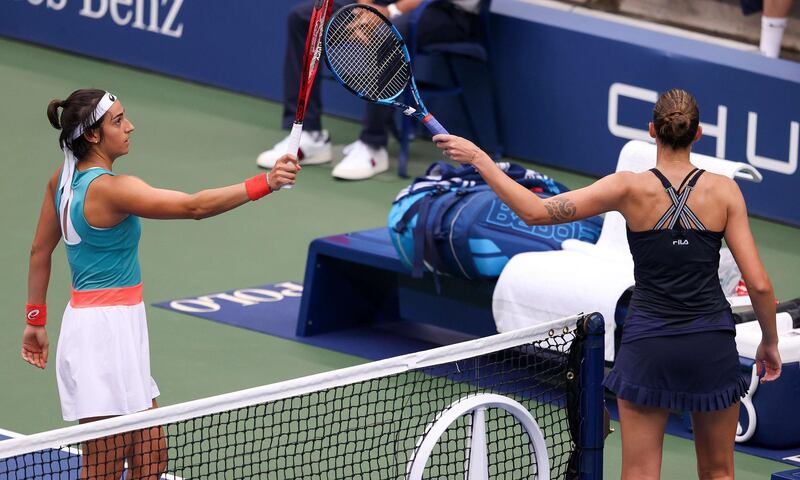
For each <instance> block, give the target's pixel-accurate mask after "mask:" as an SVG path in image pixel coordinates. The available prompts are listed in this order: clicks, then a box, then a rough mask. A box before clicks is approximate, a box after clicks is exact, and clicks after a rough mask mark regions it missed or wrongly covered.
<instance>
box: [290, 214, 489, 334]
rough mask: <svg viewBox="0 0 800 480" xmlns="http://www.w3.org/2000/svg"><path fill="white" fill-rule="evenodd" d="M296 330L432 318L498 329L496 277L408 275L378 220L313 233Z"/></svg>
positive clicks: (464, 329)
mask: <svg viewBox="0 0 800 480" xmlns="http://www.w3.org/2000/svg"><path fill="white" fill-rule="evenodd" d="M303 283H304V290H303V297H302V301H301V304H300V314H299V317H298V321H297V335H298V336H311V335H317V334H321V333H328V332H332V331H337V330H344V329H349V328H357V327H365V326H376V325H386V326H387V327H390V326H393V327H397V326H398V325H399V326H400V327H401V328H402V329H403V330H408V331H410V330H412V329H415V328H416V327H425V326H433V327H438V328H437V329H433V330H429V332H433V331H436V330H441V329H445V331H449V332H456V333H458V334H461V335H466V336H469V337H479V336H486V335H492V334H495V333H497V330H496V328H495V324H494V319H493V317H492V292H493V291H494V285H495V282H494V281H467V280H465V279H460V278H454V277H444V276H440V277H439V279H438V288H437V282H436V281H434V278H433V276H432V275H431V274H428V273H426V274H425V276H424V277H423V278H412V277H411V273H410V272H409V271H408V270H406V268H405V267H404V266H403V264H402V263H400V259H399V257H398V256H397V252H396V251H395V249H394V247H393V246H392V242H391V239H390V238H389V230H388V229H387V228H386V227H384V228H376V229H373V230H364V231H360V232H354V233H347V234H342V235H333V236H330V237H324V238H318V239H316V240H314V241H312V242H311V244H310V245H309V248H308V259H307V262H306V273H305V279H304V282H303Z"/></svg>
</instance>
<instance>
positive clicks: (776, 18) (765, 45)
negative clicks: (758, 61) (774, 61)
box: [759, 0, 794, 58]
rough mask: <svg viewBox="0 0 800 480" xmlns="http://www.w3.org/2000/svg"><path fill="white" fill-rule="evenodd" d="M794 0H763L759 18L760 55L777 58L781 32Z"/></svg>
mask: <svg viewBox="0 0 800 480" xmlns="http://www.w3.org/2000/svg"><path fill="white" fill-rule="evenodd" d="M793 1H794V0H764V11H763V15H762V16H761V42H760V44H759V49H760V50H761V53H763V54H764V55H766V56H767V57H770V58H778V55H779V54H780V52H781V41H782V40H783V32H784V30H786V22H787V19H788V18H789V12H790V11H791V9H792V3H793Z"/></svg>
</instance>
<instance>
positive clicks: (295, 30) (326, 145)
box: [256, 0, 348, 168]
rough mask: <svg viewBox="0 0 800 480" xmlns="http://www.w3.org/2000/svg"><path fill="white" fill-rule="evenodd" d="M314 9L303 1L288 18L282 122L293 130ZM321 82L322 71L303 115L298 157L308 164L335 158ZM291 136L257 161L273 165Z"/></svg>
mask: <svg viewBox="0 0 800 480" xmlns="http://www.w3.org/2000/svg"><path fill="white" fill-rule="evenodd" d="M347 3H348V2H347V1H344V0H334V2H333V9H334V10H336V9H338V8H340V7H342V6H344V5H346V4H347ZM312 9H313V5H312V3H311V2H307V3H303V4H300V5H298V6H296V7H294V8H293V9H292V10H291V11H290V12H289V16H288V18H287V22H286V23H287V36H286V37H287V38H286V52H285V54H284V60H283V118H282V121H281V126H282V127H283V128H284V129H285V130H291V128H292V124H293V123H294V118H295V114H296V113H297V96H298V89H299V88H300V75H301V69H302V68H303V54H304V53H305V47H306V36H307V35H308V24H309V19H310V18H311V11H312ZM319 83H320V75H319V74H318V75H317V77H316V78H315V79H314V87H313V88H312V89H311V93H310V95H309V98H308V103H307V105H306V113H305V116H304V118H303V134H302V136H301V138H300V151H299V152H298V157H299V159H300V161H301V163H303V164H305V165H313V164H318V163H325V162H329V161H331V158H332V154H331V142H330V137H329V135H328V132H327V131H325V130H323V129H322V121H321V116H322V100H321V98H322V97H321V95H320V86H319ZM288 139H289V137H286V138H285V139H283V140H282V141H280V142H278V144H276V145H275V146H274V147H273V148H272V149H270V150H267V151H265V152H262V153H261V155H259V156H258V160H257V161H256V163H257V164H258V166H260V167H263V168H272V167H273V166H274V165H275V162H276V161H277V160H278V158H280V157H281V156H282V155H283V154H285V153H286V149H287V148H288Z"/></svg>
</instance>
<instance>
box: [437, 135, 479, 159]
mask: <svg viewBox="0 0 800 480" xmlns="http://www.w3.org/2000/svg"><path fill="white" fill-rule="evenodd" d="M433 142H434V143H435V144H436V146H437V147H439V148H440V149H442V151H443V152H444V154H445V156H447V157H448V158H449V159H451V160H454V161H456V162H458V163H467V164H470V165H475V164H476V163H477V162H480V161H482V160H485V159H489V156H488V155H486V153H484V151H483V150H481V149H480V148H478V147H477V146H476V145H475V144H474V143H472V142H470V141H469V140H467V139H466V138H462V137H458V136H456V135H445V134H439V135H434V137H433ZM489 160H491V159H489Z"/></svg>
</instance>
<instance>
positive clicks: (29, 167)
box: [0, 39, 800, 479]
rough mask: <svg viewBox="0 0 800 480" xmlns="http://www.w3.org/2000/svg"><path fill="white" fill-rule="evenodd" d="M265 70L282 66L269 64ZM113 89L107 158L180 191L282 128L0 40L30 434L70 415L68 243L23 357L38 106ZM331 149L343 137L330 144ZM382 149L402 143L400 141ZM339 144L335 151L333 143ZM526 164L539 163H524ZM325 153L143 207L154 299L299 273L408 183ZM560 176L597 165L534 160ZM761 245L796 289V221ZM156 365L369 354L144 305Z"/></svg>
mask: <svg viewBox="0 0 800 480" xmlns="http://www.w3.org/2000/svg"><path fill="white" fill-rule="evenodd" d="M265 81H278V80H276V79H265ZM84 87H97V88H103V89H107V90H109V91H112V92H114V93H116V94H117V95H118V96H119V98H120V99H121V101H122V103H123V105H124V106H125V109H126V112H127V114H128V116H129V117H130V119H131V120H132V121H133V123H134V124H135V125H136V133H135V134H134V136H133V138H132V147H131V153H130V154H129V155H128V156H126V157H123V158H121V159H120V160H119V161H118V164H117V165H115V171H119V172H122V173H131V174H134V175H137V176H139V177H141V178H143V179H144V180H145V181H147V182H148V183H150V184H152V185H154V186H159V187H166V188H172V189H178V190H183V191H197V190H201V189H203V188H207V187H214V186H221V185H228V184H233V183H237V182H241V181H242V180H244V179H245V178H247V177H249V176H252V175H254V174H255V173H257V172H258V169H257V168H256V167H255V157H256V155H257V154H258V153H259V152H260V151H261V150H263V149H265V148H266V147H269V146H271V145H272V144H273V143H275V142H276V141H278V140H280V138H282V136H283V135H284V134H285V133H284V132H283V131H281V130H280V129H279V116H280V105H278V104H277V103H275V102H269V101H266V100H262V99H258V98H253V97H250V96H246V95H240V94H235V93H231V92H227V91H223V90H219V89H214V88H210V87H206V86H201V85H197V84H193V83H188V82H184V81H180V80H176V79H172V78H165V77H163V76H159V75H155V74H151V73H146V72H142V71H138V70H133V69H129V68H125V67H121V66H118V65H110V64H107V63H103V62H99V61H95V60H91V59H86V58H82V57H79V56H74V55H69V54H65V53H62V52H57V51H53V50H48V49H44V48H40V47H36V46H31V45H28V44H24V43H19V42H15V41H10V40H6V39H0V99H1V101H0V105H1V107H0V131H2V132H3V133H2V137H1V138H2V142H0V158H2V166H3V174H2V175H1V176H0V182H1V184H2V188H0V215H2V220H3V222H2V223H3V236H2V249H0V264H2V266H3V272H2V275H0V292H2V293H1V294H0V309H1V310H0V311H3V312H5V314H4V315H3V316H2V317H0V329H2V332H3V333H2V335H0V365H2V367H0V428H4V429H8V430H12V431H17V432H20V433H33V432H38V431H42V430H48V429H52V428H58V427H63V426H65V422H63V420H61V416H60V408H59V404H58V395H57V390H56V380H55V375H54V368H53V367H54V363H55V343H56V340H57V338H58V329H59V317H60V311H61V309H62V308H63V307H62V306H63V305H65V304H66V301H67V298H68V293H69V274H68V267H67V265H66V261H65V258H64V251H63V247H61V246H59V248H58V249H57V253H56V254H55V256H54V262H53V275H52V280H51V286H50V291H49V295H48V304H49V305H50V312H51V314H50V317H51V320H50V324H49V333H50V340H51V342H52V345H51V348H50V364H49V365H48V367H47V369H46V370H44V371H39V370H36V369H34V368H33V367H30V366H28V365H26V364H25V363H24V362H23V361H22V360H21V359H20V356H19V351H20V338H21V333H22V329H23V324H24V321H23V309H24V304H25V300H26V279H27V260H28V252H29V248H30V243H31V240H32V238H33V231H34V227H35V223H36V220H37V216H38V212H39V208H40V205H41V201H42V196H43V192H44V186H45V183H46V181H47V179H48V177H49V175H51V174H52V172H53V171H55V169H56V168H58V167H59V166H60V165H61V162H62V161H63V156H62V154H61V151H60V150H59V149H58V145H57V137H58V132H57V131H56V130H54V129H53V128H52V127H51V126H50V125H49V123H48V121H47V118H46V115H45V107H46V106H47V104H48V102H49V101H50V100H51V99H53V98H65V97H66V96H67V95H68V94H69V93H70V92H71V91H73V90H74V89H77V88H84ZM325 125H326V128H328V129H330V130H331V133H332V136H333V139H334V143H338V144H340V145H341V144H345V143H349V142H350V141H352V140H353V139H355V137H356V134H357V131H358V125H357V124H355V123H353V122H350V121H344V120H341V119H335V118H326V119H325ZM339 148H340V147H339ZM390 154H395V155H396V150H395V146H394V145H392V147H391V148H390ZM339 158H340V156H339ZM437 158H439V153H438V151H437V150H436V149H435V148H434V147H433V145H431V144H430V143H429V142H425V141H417V142H415V143H414V144H413V146H412V159H411V165H410V172H411V174H412V175H414V174H420V173H422V171H423V170H424V168H425V166H426V165H427V164H429V163H430V162H432V161H434V160H436V159H437ZM533 167H534V168H538V167H537V166H536V165H533ZM330 169H331V166H330V165H323V166H316V167H307V168H305V169H304V170H303V171H302V173H301V176H300V178H299V181H298V185H297V187H296V188H295V189H293V190H291V191H288V192H280V193H277V194H274V195H270V196H269V197H267V198H265V199H263V200H261V201H259V202H256V203H252V204H248V205H246V206H244V207H242V208H240V209H238V210H236V211H233V212H230V213H228V214H225V215H222V216H220V217H216V218H211V219H207V220H203V221H200V222H196V221H152V220H144V221H143V237H142V242H141V250H140V256H141V264H142V271H143V276H144V279H145V281H144V284H145V301H146V302H147V303H148V304H152V303H154V302H159V301H163V300H168V299H173V298H181V297H187V296H193V295H197V294H201V293H206V292H212V291H224V290H228V289H233V288H240V287H247V286H253V285H260V284H265V283H272V282H279V281H283V280H301V279H302V276H303V272H304V269H305V260H306V250H307V247H308V244H309V242H310V241H311V240H312V239H314V238H317V237H320V236H324V235H330V234H335V233H341V232H347V231H354V230H361V229H366V228H373V227H378V226H381V225H384V224H385V221H386V215H387V212H388V209H389V205H390V203H391V201H392V199H393V198H394V196H395V194H396V193H397V192H398V191H399V190H400V189H401V188H402V187H403V186H405V185H406V184H407V181H406V180H403V179H400V178H398V177H397V176H396V175H395V173H394V172H393V171H390V172H387V173H385V174H382V175H380V176H378V177H377V178H374V179H371V180H369V181H363V182H355V183H346V182H339V181H335V180H334V179H333V178H332V177H331V176H330ZM540 170H542V171H543V172H545V173H547V174H551V175H553V176H555V177H556V178H557V179H558V180H560V181H562V182H563V183H565V184H567V185H568V186H570V187H573V188H575V187H579V186H582V185H585V184H587V183H588V182H590V181H591V180H592V179H590V178H588V177H583V176H578V175H575V174H570V173H566V172H562V171H558V170H554V169H552V168H541V169H540ZM752 227H753V231H754V234H755V237H756V241H757V243H758V245H759V248H760V251H761V255H762V257H763V259H764V261H765V263H766V265H767V268H768V270H769V272H770V275H771V276H772V279H773V282H774V284H775V288H776V293H777V295H778V297H779V298H782V299H788V298H792V297H795V296H800V282H798V279H797V272H800V252H798V249H797V245H800V230H798V229H795V228H790V227H787V226H783V225H778V224H775V223H771V222H766V221H763V220H757V219H754V220H753V221H752ZM148 315H149V328H150V341H151V358H152V368H153V375H154V377H155V378H156V379H157V380H158V382H159V386H160V388H161V392H162V395H161V397H160V398H159V402H160V403H161V404H173V403H176V402H181V401H186V400H190V399H195V398H200V397H205V396H209V395H214V394H219V393H226V392H230V391H233V390H238V389H241V388H246V387H252V386H256V385H262V384H268V383H273V382H276V381H280V380H285V379H290V378H295V377H299V376H303V375H308V374H312V373H317V372H322V371H328V370H333V369H336V368H341V367H345V366H350V365H355V364H359V363H363V362H364V360H363V359H361V358H358V357H354V356H348V355H343V354H340V353H335V352H331V351H327V350H324V349H320V348H316V347H312V346H308V345H301V344H298V343H294V342H291V341H287V340H282V339H278V338H274V337H270V336H267V335H262V334H257V333H254V332H251V331H247V330H243V329H237V328H233V327H230V326H226V325H221V324H218V323H213V322H208V321H204V320H199V319H196V318H193V317H189V316H186V315H180V314H176V313H173V312H169V311H166V310H162V309H154V308H149V309H148ZM605 452H606V453H605V465H606V467H605V474H606V478H618V477H619V463H620V439H619V434H613V435H611V436H610V437H609V439H608V440H607V442H606V451H605ZM736 463H737V478H739V479H763V478H767V477H768V475H769V473H771V472H775V471H779V470H786V469H788V466H787V465H785V464H780V463H776V462H773V461H769V460H765V459H762V458H758V457H753V456H749V455H745V454H739V453H737V455H736ZM663 472H664V478H669V479H674V478H692V477H694V476H695V475H696V474H695V473H694V472H695V470H694V453H693V446H692V443H691V442H689V441H686V440H683V439H679V438H676V437H671V436H668V437H667V439H666V442H665V462H664V467H663Z"/></svg>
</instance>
